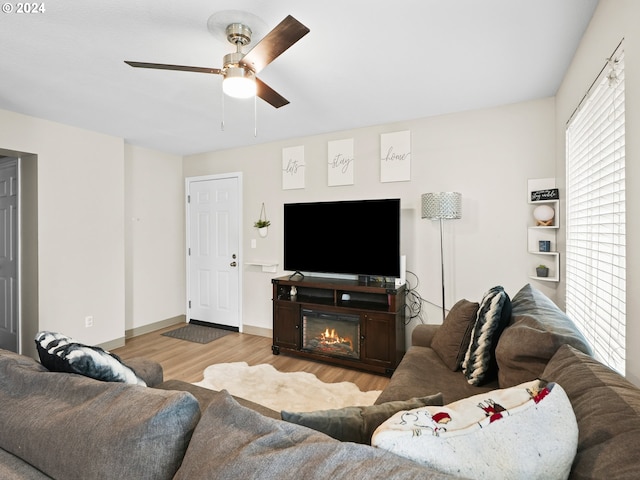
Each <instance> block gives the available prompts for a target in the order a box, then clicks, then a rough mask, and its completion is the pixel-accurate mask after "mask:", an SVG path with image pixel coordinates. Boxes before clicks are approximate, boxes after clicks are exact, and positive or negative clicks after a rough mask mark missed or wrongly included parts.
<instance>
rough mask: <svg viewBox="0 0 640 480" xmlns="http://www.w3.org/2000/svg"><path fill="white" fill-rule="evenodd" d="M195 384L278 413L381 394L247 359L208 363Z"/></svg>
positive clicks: (365, 401) (361, 401)
mask: <svg viewBox="0 0 640 480" xmlns="http://www.w3.org/2000/svg"><path fill="white" fill-rule="evenodd" d="M194 385H198V386H200V387H204V388H209V389H211V390H227V391H228V392H229V393H230V394H231V395H235V396H238V397H242V398H244V399H246V400H251V401H252V402H255V403H259V404H260V405H264V406H265V407H269V408H271V409H272V410H276V411H278V412H280V411H282V410H287V411H289V412H311V411H314V410H327V409H331V408H343V407H353V406H364V405H373V403H374V402H375V401H376V399H377V398H378V396H379V395H380V393H381V390H371V391H368V392H362V391H361V390H360V389H359V388H358V386H357V385H355V384H354V383H351V382H339V383H324V382H322V381H320V380H319V379H318V378H317V377H316V376H315V375H314V374H312V373H307V372H280V371H278V370H276V369H275V368H274V367H273V366H272V365H269V364H260V365H254V366H249V365H248V364H247V363H246V362H235V363H218V364H215V365H211V366H209V367H207V368H206V369H205V371H204V380H202V381H201V382H196V383H194Z"/></svg>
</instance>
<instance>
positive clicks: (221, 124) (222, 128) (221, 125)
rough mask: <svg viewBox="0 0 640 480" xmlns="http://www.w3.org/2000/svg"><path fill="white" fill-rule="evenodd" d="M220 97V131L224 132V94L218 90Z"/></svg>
mask: <svg viewBox="0 0 640 480" xmlns="http://www.w3.org/2000/svg"><path fill="white" fill-rule="evenodd" d="M220 96H221V97H222V101H221V103H222V121H221V122H220V131H222V132H224V92H223V91H222V90H220Z"/></svg>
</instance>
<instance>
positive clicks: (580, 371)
mask: <svg viewBox="0 0 640 480" xmlns="http://www.w3.org/2000/svg"><path fill="white" fill-rule="evenodd" d="M542 376H543V378H544V379H546V380H550V381H554V382H558V383H560V384H562V386H563V387H564V389H565V391H566V392H567V395H568V396H569V400H571V404H572V405H573V411H574V412H575V415H576V419H577V420H578V425H579V427H580V433H579V436H578V453H577V455H576V458H575V461H574V463H573V467H572V470H571V476H570V477H569V478H573V479H586V478H615V479H618V480H625V479H628V480H631V479H637V478H638V458H640V389H638V388H637V387H636V386H634V385H633V384H631V383H630V382H629V381H627V380H626V379H625V378H624V377H622V376H621V375H620V374H618V373H616V372H614V371H613V370H611V369H609V368H607V367H605V366H604V365H602V364H601V363H600V362H598V361H597V360H595V359H594V358H592V357H590V356H589V355H586V354H584V353H582V352H580V351H578V350H576V349H575V348H573V347H571V346H569V345H563V346H561V347H560V348H559V349H558V350H557V352H556V353H555V355H554V356H553V357H552V358H551V360H550V361H549V363H548V365H547V367H546V368H545V370H544V372H543V373H542Z"/></svg>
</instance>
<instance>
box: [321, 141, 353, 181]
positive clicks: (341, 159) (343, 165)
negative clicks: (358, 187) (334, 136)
mask: <svg viewBox="0 0 640 480" xmlns="http://www.w3.org/2000/svg"><path fill="white" fill-rule="evenodd" d="M353 170H354V156H353V138H347V139H345V140H334V141H331V142H329V143H328V144H327V184H328V185H329V186H330V187H333V186H337V185H353Z"/></svg>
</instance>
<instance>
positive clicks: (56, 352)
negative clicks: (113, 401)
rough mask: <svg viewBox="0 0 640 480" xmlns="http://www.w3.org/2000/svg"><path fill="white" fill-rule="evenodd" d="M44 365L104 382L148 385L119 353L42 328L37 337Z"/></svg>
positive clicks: (52, 369)
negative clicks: (84, 343)
mask: <svg viewBox="0 0 640 480" xmlns="http://www.w3.org/2000/svg"><path fill="white" fill-rule="evenodd" d="M35 342H36V348H37V350H38V356H39V357H40V362H41V363H42V365H44V366H45V367H47V369H49V370H50V371H52V372H67V373H78V374H80V375H84V376H86V377H91V378H94V379H96V380H102V381H105V382H122V383H131V384H134V385H142V386H146V383H145V382H144V380H142V379H141V378H140V377H138V376H137V375H136V372H134V371H133V370H132V369H131V368H129V367H128V366H126V365H125V364H124V363H122V361H121V360H120V358H119V357H118V356H117V355H114V354H113V353H109V352H107V351H105V350H104V349H102V348H100V347H90V346H88V345H83V344H81V343H78V342H76V341H75V340H73V339H72V338H69V337H67V336H65V335H62V334H61V333H54V332H45V331H43V332H39V333H38V334H37V335H36V338H35Z"/></svg>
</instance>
